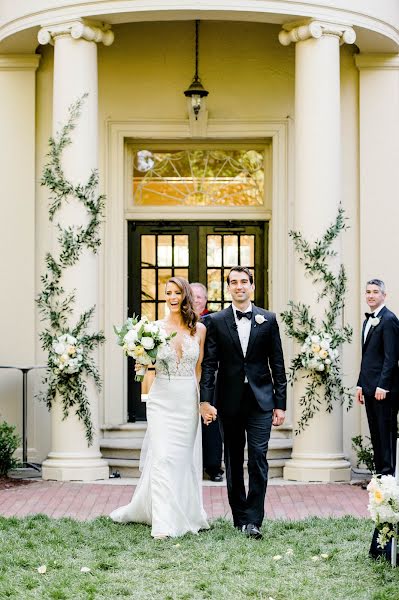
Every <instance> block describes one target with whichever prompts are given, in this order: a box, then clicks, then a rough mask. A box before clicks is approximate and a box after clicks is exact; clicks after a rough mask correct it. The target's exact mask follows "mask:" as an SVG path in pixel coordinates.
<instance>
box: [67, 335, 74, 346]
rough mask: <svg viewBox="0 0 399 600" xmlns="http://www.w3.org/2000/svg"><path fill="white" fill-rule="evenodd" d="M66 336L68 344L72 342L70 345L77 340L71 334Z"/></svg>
mask: <svg viewBox="0 0 399 600" xmlns="http://www.w3.org/2000/svg"><path fill="white" fill-rule="evenodd" d="M66 337H67V342H68V344H72V345H74V344H76V342H77V339H76V337H74V336H73V335H67V336H66Z"/></svg>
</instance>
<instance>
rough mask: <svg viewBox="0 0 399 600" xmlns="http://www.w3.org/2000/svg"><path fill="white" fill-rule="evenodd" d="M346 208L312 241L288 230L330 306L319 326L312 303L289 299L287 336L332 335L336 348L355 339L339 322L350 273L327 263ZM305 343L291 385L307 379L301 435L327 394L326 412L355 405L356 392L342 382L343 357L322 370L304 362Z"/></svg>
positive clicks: (293, 367) (320, 294)
mask: <svg viewBox="0 0 399 600" xmlns="http://www.w3.org/2000/svg"><path fill="white" fill-rule="evenodd" d="M346 220H347V219H346V217H345V211H344V209H343V208H342V206H340V207H339V209H338V214H337V218H336V220H335V223H333V224H332V225H330V227H328V229H327V231H326V232H325V234H324V235H323V236H322V237H321V238H320V239H317V240H316V241H315V242H314V243H313V244H310V243H309V242H308V241H306V240H305V239H304V237H303V236H302V234H301V233H300V232H298V231H290V232H289V235H290V237H291V238H292V240H293V242H294V248H295V251H296V252H297V253H298V254H299V262H300V263H302V264H303V266H304V268H305V275H306V276H308V277H310V278H311V279H312V283H313V285H315V286H316V287H318V288H319V290H320V291H319V292H318V296H317V302H320V300H322V299H326V300H327V306H326V309H325V313H324V318H323V319H322V322H321V326H320V327H318V326H317V321H316V318H315V317H314V316H312V315H311V309H310V306H309V305H306V304H304V303H302V302H293V301H290V302H289V303H288V304H289V307H290V308H289V309H288V310H286V311H285V312H283V313H282V314H281V317H282V321H283V322H284V324H285V328H286V332H287V335H288V336H289V337H291V338H293V339H294V340H296V341H297V342H298V343H299V344H301V345H303V344H304V343H305V341H306V340H307V339H309V337H311V336H314V335H315V334H316V335H317V334H321V336H323V334H327V335H328V336H329V338H328V339H330V340H331V342H330V346H331V348H332V349H336V348H338V347H339V346H340V345H341V344H343V343H344V342H350V341H351V339H352V333H353V330H352V327H351V326H350V325H344V326H342V327H337V322H338V317H340V316H341V315H342V311H343V308H344V306H345V294H346V290H347V275H346V271H345V268H344V266H343V264H341V265H340V267H339V270H338V273H337V274H336V275H335V274H334V273H333V271H332V270H331V269H330V267H329V260H330V259H331V258H333V257H335V256H336V255H337V253H336V252H335V251H334V250H333V249H332V247H331V246H332V244H333V242H334V241H335V240H336V239H337V237H338V236H339V234H340V233H341V231H345V230H346V229H348V225H347V224H346ZM303 356H304V355H303V347H302V349H301V351H300V352H298V354H297V355H296V356H295V357H294V358H293V359H292V361H291V365H290V369H289V381H290V383H291V385H293V384H294V382H295V381H297V379H298V376H299V373H300V372H302V378H304V379H305V380H306V387H305V391H304V394H303V395H302V396H301V397H300V399H299V405H300V406H301V407H302V414H301V417H300V419H299V421H298V423H297V429H296V430H295V434H296V435H298V434H299V433H300V432H301V431H303V430H304V429H305V428H306V427H307V426H308V424H309V421H310V420H311V419H312V418H313V416H314V415H315V413H316V412H318V411H319V410H320V407H321V405H322V401H323V398H324V401H325V407H326V410H327V412H329V413H330V412H331V411H332V410H333V404H334V402H335V401H337V400H339V401H340V402H341V404H343V403H345V402H346V403H347V409H348V410H349V408H350V407H351V406H352V402H353V394H352V392H351V388H348V387H345V386H344V384H343V381H342V367H341V364H340V357H339V356H338V352H337V357H336V358H335V359H334V360H332V361H331V364H330V365H329V366H328V368H326V369H324V370H322V371H318V370H315V369H309V368H306V367H305V366H304V360H303Z"/></svg>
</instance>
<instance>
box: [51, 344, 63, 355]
mask: <svg viewBox="0 0 399 600" xmlns="http://www.w3.org/2000/svg"><path fill="white" fill-rule="evenodd" d="M53 348H54V352H55V353H56V354H64V352H65V345H64V344H60V343H58V344H54V345H53Z"/></svg>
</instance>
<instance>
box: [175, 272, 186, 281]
mask: <svg viewBox="0 0 399 600" xmlns="http://www.w3.org/2000/svg"><path fill="white" fill-rule="evenodd" d="M175 275H176V277H184V279H187V281H188V269H175Z"/></svg>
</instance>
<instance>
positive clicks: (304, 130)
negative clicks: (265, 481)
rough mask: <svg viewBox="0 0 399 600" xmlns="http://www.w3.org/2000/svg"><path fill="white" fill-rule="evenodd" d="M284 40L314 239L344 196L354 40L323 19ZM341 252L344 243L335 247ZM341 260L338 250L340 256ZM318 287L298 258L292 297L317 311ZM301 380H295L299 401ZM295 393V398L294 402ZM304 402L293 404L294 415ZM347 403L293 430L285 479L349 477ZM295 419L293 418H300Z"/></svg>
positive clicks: (305, 227) (303, 192)
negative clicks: (345, 100) (348, 47)
mask: <svg viewBox="0 0 399 600" xmlns="http://www.w3.org/2000/svg"><path fill="white" fill-rule="evenodd" d="M279 40H280V42H281V43H282V44H283V45H285V46H287V45H289V44H290V43H291V42H295V43H296V47H295V165H294V167H295V208H294V228H295V229H296V230H298V231H300V232H301V233H302V234H303V235H304V236H305V238H306V239H307V240H309V241H314V240H315V239H316V238H319V237H320V236H321V235H323V233H324V232H325V230H326V228H327V227H328V226H329V225H330V224H331V223H332V222H334V220H335V218H336V215H337V211H338V205H339V202H340V199H341V177H340V156H341V143H340V128H341V122H340V53H339V46H340V43H342V42H346V43H353V42H354V41H355V33H354V31H353V29H351V28H350V27H347V26H341V25H336V24H331V23H324V22H319V21H309V22H306V23H301V24H297V25H292V24H290V25H287V27H284V30H283V31H281V32H280V34H279ZM337 250H338V251H339V248H337ZM336 260H337V264H338V262H339V255H338V257H337V259H336ZM316 298H317V296H316V291H315V288H314V286H313V285H312V283H311V280H310V279H308V278H307V277H306V278H305V276H304V270H303V267H302V266H301V265H299V263H298V262H296V263H295V272H294V300H295V301H299V300H300V301H301V302H304V303H306V304H309V305H310V306H311V307H312V311H313V312H314V313H315V314H316V315H317V316H319V317H320V316H321V315H322V314H323V304H322V303H320V304H316ZM303 390H304V385H303V383H302V382H298V384H297V385H295V388H294V398H295V400H296V401H298V398H299V397H300V395H302V393H303ZM295 400H294V403H295ZM300 411H301V407H300V406H299V404H298V403H296V404H295V405H294V415H297V416H298V415H299V414H300ZM342 411H343V409H342V407H341V405H340V404H339V402H337V403H336V405H335V407H334V410H333V412H332V413H331V414H328V413H327V412H326V411H325V410H324V408H323V406H321V408H320V412H318V413H316V415H315V416H314V418H313V419H312V420H311V421H310V424H309V425H308V427H307V428H306V429H305V431H304V432H302V433H300V434H299V435H297V436H295V437H294V443H293V452H292V459H291V460H289V461H287V463H286V466H285V468H284V478H285V479H293V480H297V481H326V482H329V481H331V482H332V481H347V480H349V479H350V464H349V462H348V461H347V460H345V459H344V455H343V440H342ZM296 420H297V418H295V421H296Z"/></svg>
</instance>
